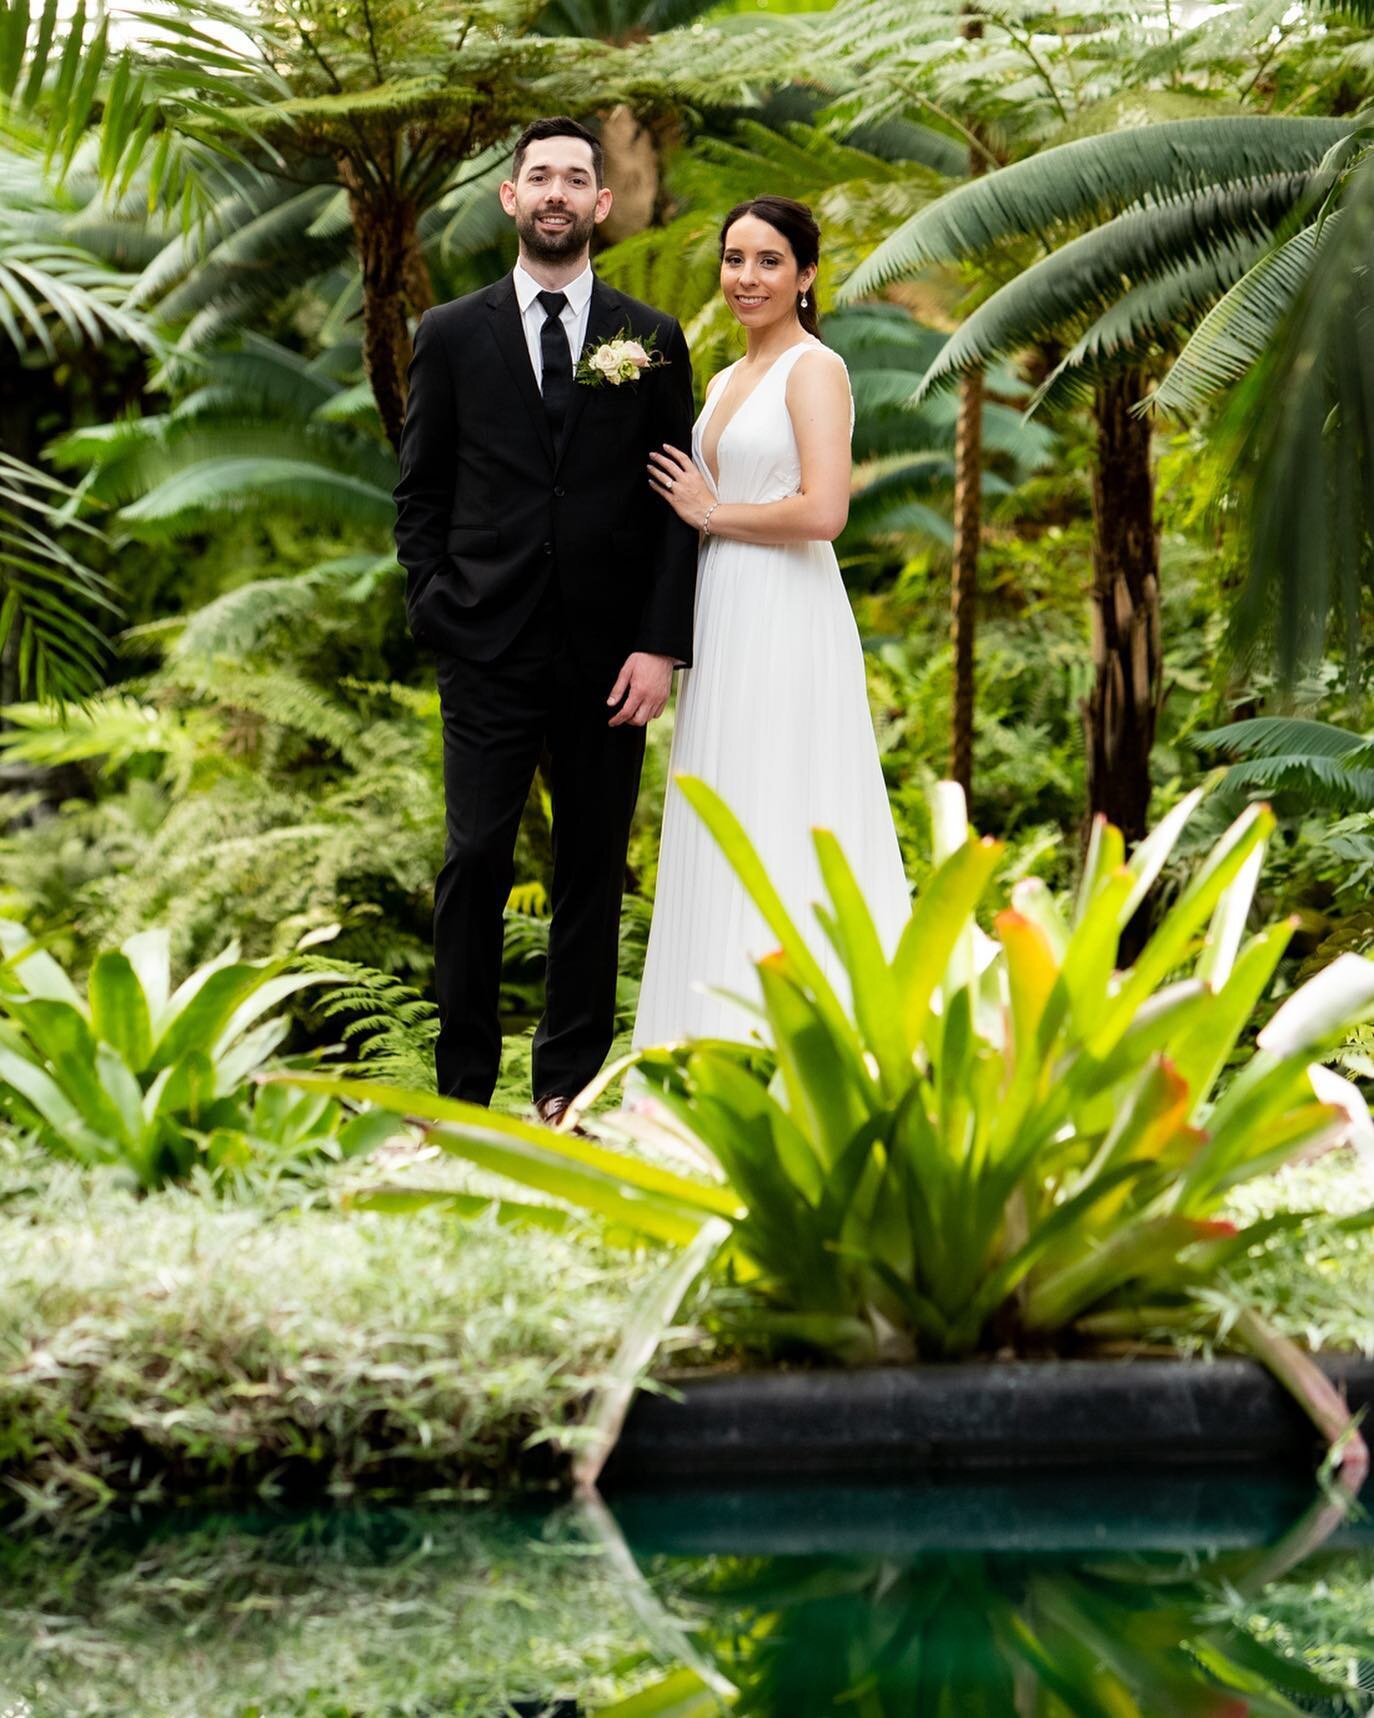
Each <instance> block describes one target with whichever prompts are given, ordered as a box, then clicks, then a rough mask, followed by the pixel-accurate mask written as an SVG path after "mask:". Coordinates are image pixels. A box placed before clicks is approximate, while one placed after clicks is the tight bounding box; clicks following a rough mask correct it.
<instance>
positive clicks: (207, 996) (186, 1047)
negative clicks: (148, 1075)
mask: <svg viewBox="0 0 1374 1718" xmlns="http://www.w3.org/2000/svg"><path fill="white" fill-rule="evenodd" d="M202 973H203V978H202V981H201V982H200V983H198V984H196V985H195V987H194V989H190V988H189V987H190V984H191V981H190V980H188V981H187V983H186V984H183V985H182V986H181V988H180V989H179V990H178V991H177V993H176V995H175V996H173V997H172V999H171V1001H170V1002H169V1003H168V1004H167V1007H166V1010H165V1011H164V1015H163V1021H162V1023H161V1024H162V1029H161V1031H160V1033H159V1034H158V1038H157V1043H156V1045H155V1046H154V1049H153V1054H152V1056H151V1057H150V1059H149V1061H148V1068H149V1070H150V1071H151V1072H156V1071H157V1070H158V1069H160V1068H165V1067H168V1066H170V1065H171V1064H172V1063H174V1062H176V1061H178V1060H180V1058H181V1057H182V1056H184V1055H185V1054H186V1053H187V1052H188V1051H190V1050H199V1051H201V1052H202V1053H204V1054H205V1055H206V1056H207V1057H208V1056H210V1055H211V1054H212V1053H213V1052H214V1050H215V1049H216V1047H217V1046H218V1045H219V1043H220V1041H221V1039H222V1037H223V1035H224V1032H225V1028H226V1027H227V1026H228V1024H229V1021H230V1020H231V1019H232V1018H233V1016H234V1014H235V1012H236V1011H237V1010H238V1008H239V1007H240V1005H241V1004H242V1003H243V1002H244V1000H245V999H246V998H247V997H249V996H251V995H252V994H253V992H254V991H255V990H257V989H258V988H259V987H260V986H262V985H264V984H266V983H267V981H268V979H269V978H270V977H271V975H272V969H271V968H270V967H267V968H265V967H262V966H259V965H257V964H255V963H253V962H236V963H233V964H230V965H225V966H216V967H215V968H214V969H213V970H212V971H209V972H205V971H204V969H203V968H202V969H201V972H199V973H196V974H193V977H194V978H201V976H202Z"/></svg>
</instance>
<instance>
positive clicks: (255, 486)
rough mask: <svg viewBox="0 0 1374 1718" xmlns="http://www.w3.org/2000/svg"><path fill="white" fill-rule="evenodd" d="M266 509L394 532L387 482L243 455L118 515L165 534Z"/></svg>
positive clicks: (177, 479) (217, 461)
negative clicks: (377, 481) (292, 512)
mask: <svg viewBox="0 0 1374 1718" xmlns="http://www.w3.org/2000/svg"><path fill="white" fill-rule="evenodd" d="M265 507H268V508H277V509H283V508H285V509H287V510H290V511H294V512H296V513H297V514H299V515H301V516H302V517H305V518H309V519H314V520H318V521H320V522H321V523H330V524H346V525H352V526H358V527H362V528H365V529H371V530H376V531H383V530H387V529H389V528H390V525H391V522H392V519H393V516H394V512H395V509H394V507H393V504H392V499H391V489H390V487H388V486H386V485H378V484H376V483H372V482H369V481H368V480H367V479H365V478H361V477H355V476H352V475H350V474H349V473H347V472H343V471H339V470H336V469H331V468H330V467H329V466H328V465H325V464H323V463H314V462H311V461H309V460H304V459H285V458H280V457H278V458H273V457H271V456H269V455H264V454H241V455H238V456H237V457H232V456H223V455H221V456H218V457H215V458H211V459H203V460H200V461H198V462H197V463H196V464H195V465H193V466H191V467H190V468H189V469H188V470H185V471H180V472H177V473H175V474H174V475H173V476H171V477H168V478H167V479H165V480H164V481H163V482H161V483H159V484H157V485H156V487H155V488H153V489H150V490H149V491H148V493H147V494H146V495H143V496H141V497H140V498H139V499H138V500H137V501H134V502H131V503H130V505H129V506H127V507H125V508H124V509H123V511H122V512H121V513H120V516H119V517H120V523H121V524H122V525H124V526H126V527H128V528H131V529H132V530H134V531H135V532H137V533H138V534H139V535H147V536H166V535H170V534H174V533H176V532H180V531H187V530H191V529H194V528H196V527H198V526H200V525H204V524H209V523H211V522H213V521H214V520H216V519H220V518H225V517H232V516H234V515H237V514H243V513H252V512H256V511H258V510H260V509H262V508H265Z"/></svg>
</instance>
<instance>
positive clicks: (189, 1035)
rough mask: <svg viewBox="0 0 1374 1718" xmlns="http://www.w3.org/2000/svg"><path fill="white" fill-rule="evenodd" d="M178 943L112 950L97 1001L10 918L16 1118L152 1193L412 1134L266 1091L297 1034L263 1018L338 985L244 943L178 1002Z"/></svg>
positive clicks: (4, 1039)
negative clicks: (273, 1068)
mask: <svg viewBox="0 0 1374 1718" xmlns="http://www.w3.org/2000/svg"><path fill="white" fill-rule="evenodd" d="M306 940H307V941H309V940H319V939H318V936H316V937H315V938H314V939H309V938H308V939H306ZM168 945H169V939H168V935H167V932H166V931H165V930H149V931H143V932H140V933H139V934H138V935H137V936H133V937H130V938H129V939H128V941H127V942H125V943H124V945H123V946H122V947H121V948H119V949H107V950H105V951H104V952H103V953H101V954H100V955H99V956H98V957H97V959H96V960H95V962H94V964H93V965H92V967H91V972H90V978H89V980H88V984H87V992H86V995H85V996H82V995H81V993H80V992H79V991H78V990H77V988H76V986H75V985H74V984H73V983H72V981H71V979H70V978H69V977H68V976H67V974H66V973H65V972H64V971H63V969H62V967H61V966H59V964H58V963H57V962H56V961H55V960H54V959H53V958H52V956H51V955H49V954H47V953H45V952H44V951H43V950H42V949H41V948H40V947H39V946H38V945H37V944H36V943H35V942H34V941H33V939H32V938H31V937H30V936H29V934H28V932H27V931H26V930H25V929H24V927H23V926H22V925H19V924H16V923H15V922H14V921H12V920H0V956H3V959H0V1114H5V1115H7V1116H9V1117H10V1118H11V1119H12V1120H13V1121H15V1122H16V1123H17V1124H18V1125H20V1126H24V1127H31V1128H34V1129H36V1130H37V1133H38V1136H39V1138H40V1139H41V1140H42V1141H43V1143H44V1144H45V1145H46V1146H47V1147H48V1148H49V1149H50V1150H52V1151H54V1152H57V1153H59V1154H60V1155H62V1156H66V1157H71V1158H74V1159H75V1160H76V1161H77V1162H79V1163H83V1164H95V1163H114V1164H120V1165H123V1166H124V1167H126V1168H127V1169H129V1170H130V1171H132V1173H133V1175H134V1176H135V1177H136V1179H137V1180H138V1183H139V1185H140V1186H142V1187H144V1188H153V1187H157V1186H160V1185H161V1184H162V1183H164V1182H166V1181H171V1180H181V1179H184V1178H185V1177H186V1176H187V1175H189V1174H190V1172H191V1170H192V1168H193V1167H194V1166H195V1165H197V1164H203V1165H205V1166H206V1167H208V1168H211V1169H219V1170H238V1169H243V1168H246V1167H248V1166H249V1165H250V1164H253V1163H255V1162H262V1161H268V1162H270V1163H271V1164H272V1165H273V1166H274V1167H277V1168H280V1167H284V1166H290V1165H292V1164H299V1163H300V1162H301V1161H302V1160H303V1159H307V1158H311V1157H316V1156H318V1155H320V1154H321V1153H323V1154H325V1155H327V1156H333V1157H346V1156H353V1155H356V1154H357V1153H359V1152H362V1151H369V1150H371V1149H372V1148H373V1147H375V1146H376V1145H378V1144H380V1143H381V1141H382V1140H384V1139H386V1138H388V1137H390V1136H391V1135H392V1134H394V1133H396V1132H397V1131H398V1129H399V1125H400V1124H399V1123H398V1122H397V1120H396V1118H395V1117H394V1116H393V1115H390V1114H387V1113H385V1112H381V1111H372V1112H370V1113H362V1114H359V1115H354V1116H352V1117H348V1116H347V1115H346V1114H345V1110H344V1105H343V1104H342V1103H341V1102H340V1101H339V1100H338V1099H336V1098H331V1097H328V1096H323V1095H321V1094H319V1093H314V1092H312V1093H301V1092H297V1091H292V1090H291V1089H290V1088H288V1087H282V1086H268V1087H261V1086H259V1084H258V1083H257V1081H256V1078H255V1077H256V1076H257V1074H258V1073H259V1072H260V1071H261V1070H262V1069H263V1068H265V1067H266V1066H268V1065H269V1063H270V1061H271V1058H272V1056H273V1053H274V1052H275V1050H276V1049H277V1047H278V1046H279V1045H280V1044H281V1042H282V1040H283V1039H284V1038H285V1036H286V1034H287V1032H288V1031H289V1030H290V1025H291V1022H290V1019H289V1018H288V1017H287V1016H285V1015H282V1014H271V1015H270V1017H269V1018H267V1019H264V1018H263V1016H264V1015H269V1014H270V1011H271V1010H273V1009H275V1008H277V1007H278V1006H279V1005H280V1004H281V1003H282V1002H284V1001H285V1000H286V998H287V997H289V996H292V995H294V994H295V993H296V992H297V991H300V990H304V989H305V988H306V987H307V986H309V985H316V984H325V983H329V982H331V981H332V975H330V974H327V973H319V972H287V971H286V970H285V968H286V967H287V966H288V965H289V964H290V957H287V958H284V959H276V960H253V961H244V960H240V959H239V952H238V945H237V944H236V943H230V944H229V946H228V947H227V948H225V949H224V951H223V952H222V953H221V954H220V955H218V956H217V957H216V958H215V959H214V960H211V961H207V962H206V963H205V964H204V965H203V966H200V967H198V968H197V969H196V970H195V971H194V972H193V973H191V975H190V976H189V977H188V978H187V979H186V980H185V981H184V982H183V983H182V984H181V985H180V986H178V988H177V989H176V990H173V989H172V984H171V961H170V954H169V946H168Z"/></svg>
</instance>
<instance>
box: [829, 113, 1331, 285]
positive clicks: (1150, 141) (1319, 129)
mask: <svg viewBox="0 0 1374 1718" xmlns="http://www.w3.org/2000/svg"><path fill="white" fill-rule="evenodd" d="M1355 127H1356V122H1355V121H1353V120H1340V119H1279V118H1252V117H1249V116H1244V117H1235V118H1218V119H1196V120H1180V121H1177V122H1175V123H1172V124H1164V125H1154V126H1149V127H1147V128H1144V129H1141V130H1136V131H1124V132H1116V133H1112V134H1109V135H1107V136H1104V137H1089V138H1080V139H1077V140H1075V141H1074V142H1071V143H1065V144H1062V145H1061V146H1060V147H1058V148H1055V149H1046V150H1042V151H1041V152H1040V153H1039V154H1038V155H1035V156H1033V157H1031V158H1030V159H1028V160H1025V161H1020V162H1017V163H1015V164H1014V165H1012V166H1010V167H1004V168H1001V169H999V171H997V172H995V173H989V174H988V175H987V176H986V177H984V178H982V179H977V180H971V181H970V182H969V183H968V184H966V185H961V186H959V187H958V188H957V189H955V190H953V191H950V192H948V193H947V194H946V195H945V196H943V197H941V198H940V199H939V201H938V202H936V203H934V204H932V205H931V206H930V207H929V208H927V209H923V210H921V211H920V213H918V214H916V215H914V216H913V217H912V218H911V220H909V221H908V222H906V223H905V225H904V226H902V227H901V228H899V229H898V231H897V232H895V233H893V234H892V235H891V236H890V237H889V238H887V239H885V240H884V241H883V242H882V243H881V244H880V245H878V247H877V248H876V249H875V250H874V251H873V253H872V254H871V255H870V256H869V257H868V259H867V260H866V261H865V262H864V263H863V264H862V265H861V267H860V268H859V269H857V270H856V271H855V273H854V274H853V275H851V276H850V278H849V279H848V280H847V281H846V282H845V285H844V288H843V291H842V296H843V297H845V298H855V297H859V296H861V295H862V294H864V293H867V292H872V291H874V290H875V289H876V288H877V287H879V286H881V285H883V284H884V283H885V282H886V281H889V280H892V279H895V278H897V277H898V276H900V275H905V274H910V273H912V272H914V271H915V270H916V269H918V268H921V267H923V266H925V265H926V264H928V263H933V262H949V261H953V260H955V259H958V258H962V257H972V256H977V255H980V254H982V253H984V252H986V251H989V250H991V249H992V248H993V247H994V246H996V245H998V244H1005V243H1006V242H1007V241H1009V240H1011V239H1018V238H1027V237H1032V238H1039V239H1041V240H1043V241H1044V242H1045V243H1046V244H1050V243H1052V242H1053V241H1054V240H1055V239H1056V238H1058V237H1061V236H1062V235H1063V233H1064V232H1065V230H1066V229H1067V228H1069V227H1070V226H1072V225H1074V224H1077V223H1086V222H1095V221H1100V220H1104V219H1107V218H1109V217H1112V216H1116V215H1120V214H1122V213H1123V212H1124V211H1126V210H1128V209H1130V208H1131V206H1132V205H1133V204H1135V203H1138V202H1140V201H1141V199H1143V198H1147V197H1149V198H1154V199H1156V200H1158V199H1162V198H1166V197H1173V198H1183V197H1186V196H1188V195H1190V194H1193V193H1197V194H1202V195H1206V194H1208V193H1213V194H1216V193H1218V192H1220V191H1221V190H1222V189H1223V188H1224V187H1227V186H1234V185H1243V184H1245V183H1247V182H1249V183H1255V184H1264V183H1265V182H1268V181H1271V180H1273V179H1274V178H1276V177H1278V176H1283V177H1284V178H1286V177H1287V176H1289V175H1297V174H1302V173H1305V172H1310V171H1312V170H1313V169H1314V168H1316V167H1317V165H1318V164H1319V163H1320V162H1321V161H1322V159H1323V157H1324V156H1325V155H1326V153H1327V151H1328V150H1329V149H1330V147H1331V146H1332V144H1334V143H1335V142H1337V141H1338V140H1339V139H1341V138H1343V137H1346V136H1348V135H1349V134H1350V133H1351V132H1352V131H1353V130H1354V129H1355Z"/></svg>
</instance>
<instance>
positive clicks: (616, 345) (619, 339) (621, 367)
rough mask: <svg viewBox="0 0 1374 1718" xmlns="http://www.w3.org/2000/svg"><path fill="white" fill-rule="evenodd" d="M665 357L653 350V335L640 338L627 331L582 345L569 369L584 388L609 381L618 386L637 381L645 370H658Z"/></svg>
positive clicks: (666, 360)
mask: <svg viewBox="0 0 1374 1718" xmlns="http://www.w3.org/2000/svg"><path fill="white" fill-rule="evenodd" d="M667 363H668V359H667V358H665V357H664V356H663V354H662V353H661V352H655V351H654V336H653V335H652V334H649V335H646V336H645V338H644V339H643V340H635V339H632V338H631V337H630V334H629V331H628V330H625V331H624V332H622V333H620V334H615V335H612V336H611V338H610V339H608V340H601V341H598V342H597V344H596V345H595V346H585V347H584V348H583V350H582V356H581V357H580V358H579V359H578V361H577V368H576V369H575V370H574V371H573V376H574V377H575V379H576V380H577V381H579V382H581V383H582V384H583V386H584V387H588V388H599V387H602V386H603V385H604V384H605V383H607V382H609V383H610V385H611V386H612V387H613V388H618V387H619V386H620V384H621V383H622V382H637V381H638V380H639V378H640V377H641V376H642V375H643V374H644V372H645V371H646V370H661V369H663V368H664V367H665V365H667Z"/></svg>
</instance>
